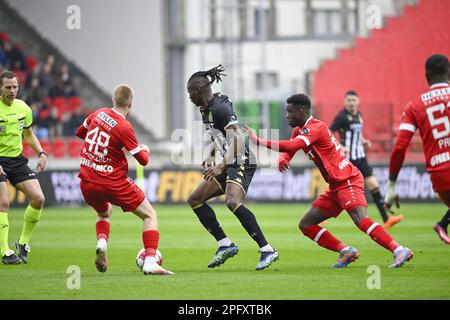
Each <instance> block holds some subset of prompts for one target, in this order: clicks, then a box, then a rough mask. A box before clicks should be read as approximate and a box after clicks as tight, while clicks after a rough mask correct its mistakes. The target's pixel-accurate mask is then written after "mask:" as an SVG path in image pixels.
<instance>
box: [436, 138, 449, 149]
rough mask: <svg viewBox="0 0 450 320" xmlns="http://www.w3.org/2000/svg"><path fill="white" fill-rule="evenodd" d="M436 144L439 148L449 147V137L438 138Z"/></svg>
mask: <svg viewBox="0 0 450 320" xmlns="http://www.w3.org/2000/svg"><path fill="white" fill-rule="evenodd" d="M438 144H439V148H440V149H442V148H448V147H450V137H447V138H444V139H440V140H439V142H438Z"/></svg>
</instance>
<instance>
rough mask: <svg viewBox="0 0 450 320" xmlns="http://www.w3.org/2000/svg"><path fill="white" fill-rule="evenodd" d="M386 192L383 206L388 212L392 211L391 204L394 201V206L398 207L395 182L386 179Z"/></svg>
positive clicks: (398, 200)
mask: <svg viewBox="0 0 450 320" xmlns="http://www.w3.org/2000/svg"><path fill="white" fill-rule="evenodd" d="M386 189H387V192H386V196H385V197H384V207H385V208H386V211H388V212H389V213H393V212H394V211H393V209H392V205H393V204H394V203H395V206H396V207H397V209H398V208H400V198H399V196H398V194H397V192H396V191H395V182H394V181H390V180H389V181H388V184H387V188H386Z"/></svg>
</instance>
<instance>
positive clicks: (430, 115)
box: [427, 102, 450, 140]
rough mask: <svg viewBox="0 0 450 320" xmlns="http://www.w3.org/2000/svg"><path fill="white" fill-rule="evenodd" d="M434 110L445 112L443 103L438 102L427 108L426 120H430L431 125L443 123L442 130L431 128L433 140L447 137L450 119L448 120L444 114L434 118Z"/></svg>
mask: <svg viewBox="0 0 450 320" xmlns="http://www.w3.org/2000/svg"><path fill="white" fill-rule="evenodd" d="M447 107H450V102H449V103H448V104H447ZM436 111H440V113H441V114H443V113H444V112H445V104H443V103H440V104H438V105H435V106H432V107H429V108H428V109H427V115H428V120H429V121H430V125H431V126H432V127H435V126H438V125H441V124H443V125H444V127H445V128H444V130H442V131H439V130H438V129H437V128H434V129H433V137H434V139H435V140H438V139H441V138H444V137H447V136H448V135H449V134H450V121H449V120H448V116H447V115H446V114H444V115H443V116H442V117H439V118H435V117H434V113H435V112H436Z"/></svg>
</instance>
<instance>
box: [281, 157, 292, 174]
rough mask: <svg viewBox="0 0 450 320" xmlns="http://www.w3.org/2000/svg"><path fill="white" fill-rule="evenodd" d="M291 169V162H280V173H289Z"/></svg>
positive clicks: (283, 160)
mask: <svg viewBox="0 0 450 320" xmlns="http://www.w3.org/2000/svg"><path fill="white" fill-rule="evenodd" d="M290 168H291V165H290V164H289V161H287V160H285V159H280V160H278V171H280V172H281V173H285V172H287V171H288V170H289V169H290Z"/></svg>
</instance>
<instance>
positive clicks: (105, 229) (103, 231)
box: [95, 220, 110, 241]
mask: <svg viewBox="0 0 450 320" xmlns="http://www.w3.org/2000/svg"><path fill="white" fill-rule="evenodd" d="M95 230H96V231H97V240H99V239H105V240H106V241H108V238H109V230H110V224H109V222H108V221H105V220H100V221H97V223H96V224H95Z"/></svg>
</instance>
